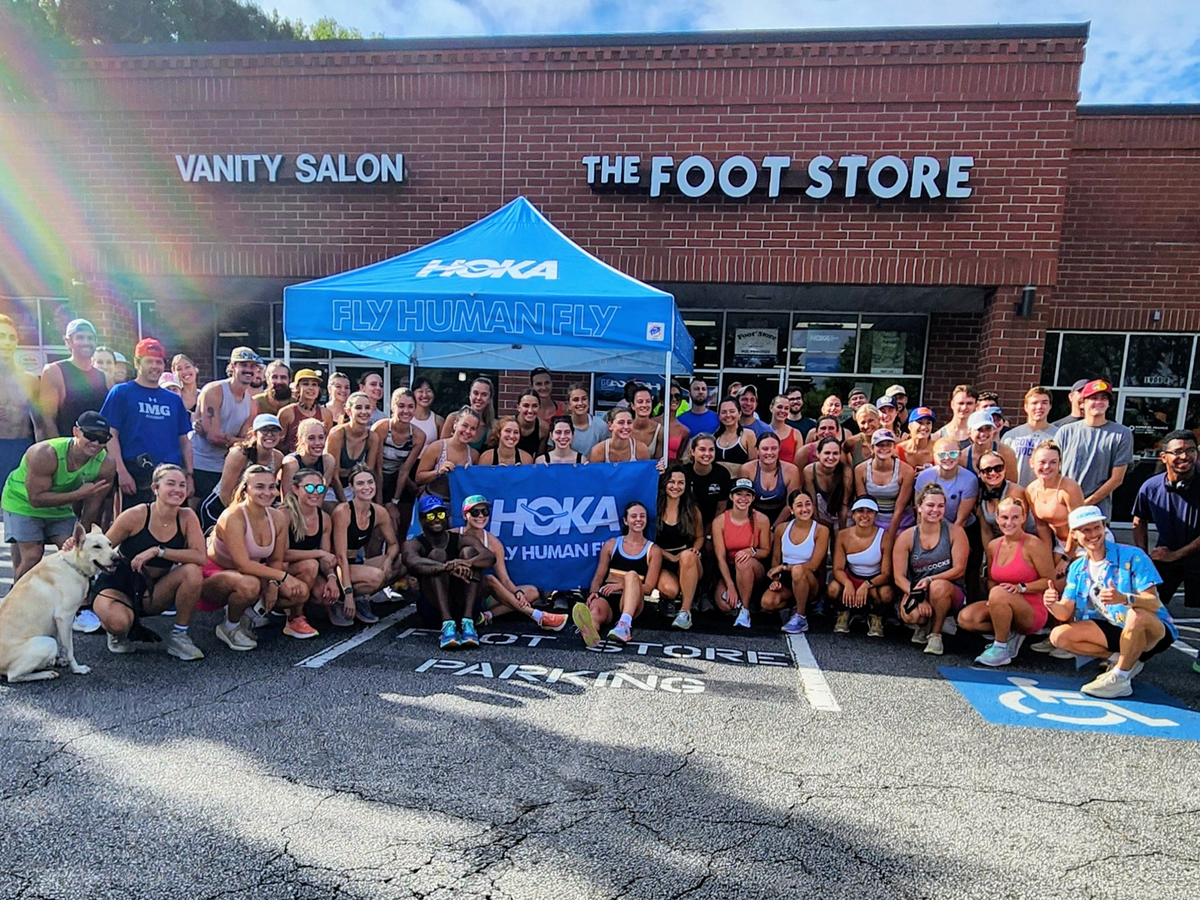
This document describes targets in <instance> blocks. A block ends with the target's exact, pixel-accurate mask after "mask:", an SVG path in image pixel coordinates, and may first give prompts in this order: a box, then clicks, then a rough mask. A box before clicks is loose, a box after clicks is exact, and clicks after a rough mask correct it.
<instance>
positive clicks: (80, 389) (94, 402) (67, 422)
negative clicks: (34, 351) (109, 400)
mask: <svg viewBox="0 0 1200 900" xmlns="http://www.w3.org/2000/svg"><path fill="white" fill-rule="evenodd" d="M54 365H56V366H57V367H58V371H59V372H60V373H61V374H62V380H63V400H62V403H60V404H59V405H58V414H57V415H55V417H54V424H55V426H56V427H57V428H58V434H59V436H60V437H70V436H71V429H72V428H74V427H75V420H76V419H78V418H79V414H80V413H83V412H87V411H88V410H89V409H91V410H95V411H96V412H100V407H102V406H103V405H104V398H105V397H107V396H108V384H107V383H106V382H105V380H104V373H103V372H101V371H100V370H99V369H92V371H90V372H85V371H83V369H81V368H79V366H77V365H75V364H74V363H73V362H70V361H69V360H65V359H64V360H62V361H61V362H56V363H55V364H54Z"/></svg>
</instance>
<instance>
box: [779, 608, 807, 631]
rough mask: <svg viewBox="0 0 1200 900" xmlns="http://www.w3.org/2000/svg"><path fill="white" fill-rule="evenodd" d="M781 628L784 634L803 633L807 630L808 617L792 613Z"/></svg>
mask: <svg viewBox="0 0 1200 900" xmlns="http://www.w3.org/2000/svg"><path fill="white" fill-rule="evenodd" d="M781 630H782V631H783V633H784V634H804V632H806V631H808V619H806V618H804V616H802V615H800V613H792V617H791V618H790V619H788V620H787V624H785V625H784V626H783V628H782V629H781Z"/></svg>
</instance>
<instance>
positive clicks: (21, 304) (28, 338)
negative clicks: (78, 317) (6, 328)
mask: <svg viewBox="0 0 1200 900" xmlns="http://www.w3.org/2000/svg"><path fill="white" fill-rule="evenodd" d="M38 306H39V301H38V300H37V298H34V297H0V313H2V314H4V315H6V316H8V317H9V318H10V319H12V320H13V323H14V324H15V325H16V326H17V345H18V346H20V347H37V346H39V345H40V344H41V342H42V341H41V335H40V334H39V332H38ZM51 340H52V341H53V342H54V343H55V344H61V343H62V332H61V331H60V332H59V333H58V337H57V339H56V338H54V337H51Z"/></svg>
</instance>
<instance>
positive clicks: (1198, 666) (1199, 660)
mask: <svg viewBox="0 0 1200 900" xmlns="http://www.w3.org/2000/svg"><path fill="white" fill-rule="evenodd" d="M1192 671H1193V672H1198V673H1200V656H1197V657H1196V658H1195V659H1194V660H1192Z"/></svg>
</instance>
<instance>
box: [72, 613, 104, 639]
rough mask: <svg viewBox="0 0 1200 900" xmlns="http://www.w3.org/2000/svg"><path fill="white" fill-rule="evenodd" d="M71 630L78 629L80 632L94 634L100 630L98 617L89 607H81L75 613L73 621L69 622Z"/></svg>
mask: <svg viewBox="0 0 1200 900" xmlns="http://www.w3.org/2000/svg"><path fill="white" fill-rule="evenodd" d="M71 630H72V631H78V632H79V633H80V634H95V633H96V632H97V631H99V630H100V618H99V617H98V616H97V615H96V614H95V613H94V612H92V611H91V610H90V609H81V610H80V611H79V612H77V613H75V621H74V622H72V623H71Z"/></svg>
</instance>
